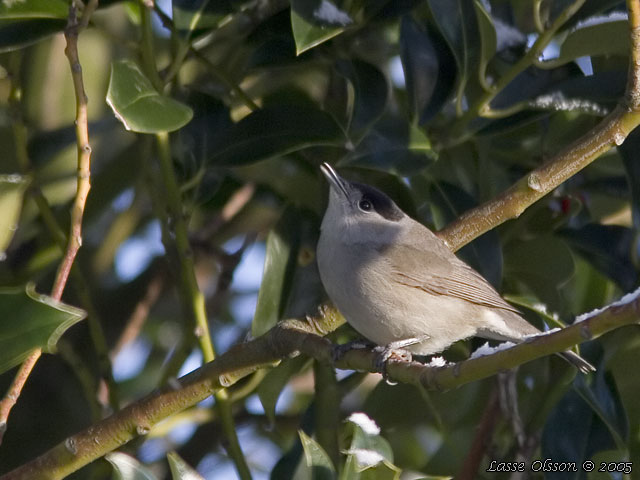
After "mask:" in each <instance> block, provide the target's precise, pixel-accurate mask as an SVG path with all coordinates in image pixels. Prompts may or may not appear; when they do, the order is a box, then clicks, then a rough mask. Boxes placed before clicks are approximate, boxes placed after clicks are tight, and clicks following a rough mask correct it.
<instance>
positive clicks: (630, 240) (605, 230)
mask: <svg viewBox="0 0 640 480" xmlns="http://www.w3.org/2000/svg"><path fill="white" fill-rule="evenodd" d="M561 233H562V235H563V237H564V238H566V240H567V242H568V243H569V244H570V245H571V247H572V248H573V249H574V250H575V251H577V252H578V253H580V254H581V255H582V256H583V257H584V258H585V259H586V260H587V261H589V262H590V263H591V264H593V266H594V267H595V268H597V269H598V270H600V271H601V272H602V273H604V274H605V275H607V276H608V277H609V278H611V279H612V280H613V281H614V282H616V283H617V284H618V285H619V286H620V288H621V289H622V291H624V292H628V291H630V290H632V289H633V287H634V286H635V285H636V283H637V281H638V271H637V270H636V268H635V267H634V265H633V261H632V252H633V251H634V250H635V248H634V245H635V244H636V242H637V239H636V235H635V233H634V231H633V230H631V229H630V228H626V227H622V226H619V225H599V224H589V225H585V226H584V227H582V228H578V229H565V230H562V231H561Z"/></svg>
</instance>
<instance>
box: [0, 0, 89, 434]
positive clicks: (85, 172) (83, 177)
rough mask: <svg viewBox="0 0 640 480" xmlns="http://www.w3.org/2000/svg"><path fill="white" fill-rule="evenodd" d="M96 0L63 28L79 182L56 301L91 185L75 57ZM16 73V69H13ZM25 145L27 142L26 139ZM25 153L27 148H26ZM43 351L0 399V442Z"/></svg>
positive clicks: (78, 239)
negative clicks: (73, 107) (73, 105)
mask: <svg viewBox="0 0 640 480" xmlns="http://www.w3.org/2000/svg"><path fill="white" fill-rule="evenodd" d="M97 6H98V0H90V2H89V3H88V5H87V6H86V7H85V9H84V15H83V16H82V19H81V20H80V21H78V16H77V9H78V4H77V3H76V0H73V1H72V2H71V5H70V6H69V17H68V22H67V26H66V28H65V30H64V36H65V39H66V41H67V47H66V48H65V54H66V56H67V58H68V60H69V65H70V66H71V76H72V78H73V87H74V91H75V95H76V138H77V144H78V182H77V192H76V197H75V200H74V203H73V206H72V209H71V227H70V232H69V239H68V244H67V249H66V252H65V255H64V257H63V259H62V262H61V263H60V266H59V267H58V271H57V274H56V278H55V281H54V284H53V288H52V291H51V297H52V298H53V299H54V300H56V301H59V300H60V299H61V298H62V292H63V291H64V288H65V286H66V284H67V280H68V278H69V273H70V272H71V266H72V265H73V262H74V260H75V257H76V254H77V253H78V250H79V249H80V246H81V245H82V216H83V214H84V206H85V203H86V200H87V195H88V194H89V189H90V188H91V186H90V183H89V176H90V166H91V146H90V144H89V128H88V125H87V95H86V93H85V90H84V83H83V80H82V67H81V65H80V60H79V57H78V35H79V33H80V31H81V29H82V28H84V27H85V26H86V25H87V24H88V22H89V18H90V16H91V13H92V12H93V11H94V10H95V9H96V8H97ZM14 74H16V75H18V74H19V73H18V72H14ZM25 145H26V143H25ZM23 153H26V150H25V152H23ZM21 162H22V163H23V164H24V165H23V167H26V163H25V162H26V160H25V158H23V159H22V160H21ZM41 355H42V350H41V349H39V348H37V349H35V350H34V351H33V352H31V354H30V355H29V357H28V358H27V360H25V361H24V362H23V363H22V365H21V366H20V369H19V370H18V373H17V375H16V376H15V378H14V380H13V382H12V384H11V386H10V387H9V391H8V392H7V395H6V396H5V397H4V398H3V399H2V401H1V402H0V443H1V442H2V435H3V433H4V431H5V430H6V428H7V419H8V418H9V413H10V412H11V409H12V408H13V406H14V405H15V404H16V402H17V400H18V397H19V396H20V393H21V392H22V389H23V387H24V385H25V383H26V381H27V379H28V378H29V375H30V374H31V372H32V371H33V368H34V367H35V365H36V363H37V362H38V359H39V358H40V356H41Z"/></svg>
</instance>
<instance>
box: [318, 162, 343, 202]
mask: <svg viewBox="0 0 640 480" xmlns="http://www.w3.org/2000/svg"><path fill="white" fill-rule="evenodd" d="M320 170H321V171H322V173H323V174H324V176H325V177H327V180H328V181H329V185H330V186H331V188H333V189H335V191H336V192H340V193H342V194H343V195H344V197H345V198H347V199H348V198H349V192H348V190H347V187H346V185H345V184H346V181H345V180H344V179H343V178H342V177H341V176H340V175H338V174H337V173H336V171H335V170H334V169H333V167H332V166H331V165H329V164H328V163H327V162H324V163H323V164H322V165H320Z"/></svg>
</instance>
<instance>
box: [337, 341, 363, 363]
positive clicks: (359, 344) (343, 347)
mask: <svg viewBox="0 0 640 480" xmlns="http://www.w3.org/2000/svg"><path fill="white" fill-rule="evenodd" d="M365 348H371V344H370V343H368V342H366V341H363V340H354V341H352V342H347V343H342V344H340V345H335V344H334V345H333V348H332V349H331V361H332V362H333V364H334V365H335V364H336V363H337V362H338V361H340V360H341V359H342V357H344V356H345V354H346V353H347V352H349V351H351V350H362V349H365Z"/></svg>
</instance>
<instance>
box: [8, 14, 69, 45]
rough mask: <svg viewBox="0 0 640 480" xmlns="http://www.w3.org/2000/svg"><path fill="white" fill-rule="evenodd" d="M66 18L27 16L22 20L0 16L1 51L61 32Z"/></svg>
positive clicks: (30, 43) (32, 42) (65, 23)
mask: <svg viewBox="0 0 640 480" xmlns="http://www.w3.org/2000/svg"><path fill="white" fill-rule="evenodd" d="M66 25H67V20H66V19H59V18H26V19H24V20H23V19H20V20H13V19H2V18H0V52H8V51H12V50H16V49H19V48H22V47H26V46H28V45H32V44H34V43H36V42H38V41H40V40H42V39H43V38H45V37H48V36H50V35H53V34H54V33H58V32H61V31H62V30H64V27H65V26H66Z"/></svg>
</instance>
